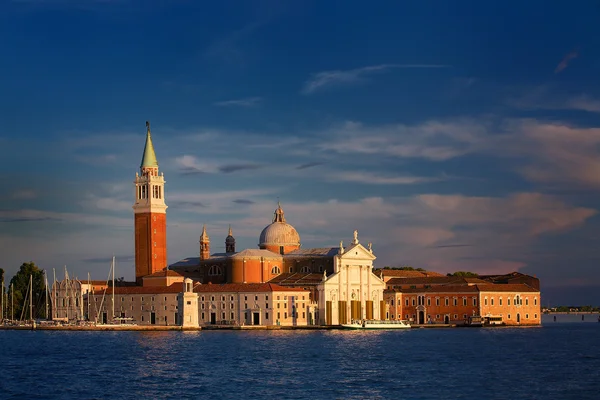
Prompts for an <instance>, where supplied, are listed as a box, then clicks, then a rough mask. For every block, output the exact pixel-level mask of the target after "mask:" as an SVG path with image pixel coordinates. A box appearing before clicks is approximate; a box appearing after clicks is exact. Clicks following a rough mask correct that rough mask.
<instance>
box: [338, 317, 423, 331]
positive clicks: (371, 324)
mask: <svg viewBox="0 0 600 400" xmlns="http://www.w3.org/2000/svg"><path fill="white" fill-rule="evenodd" d="M341 326H342V328H345V329H407V328H410V327H411V326H410V324H409V323H408V322H407V321H404V320H372V319H363V320H352V321H350V323H349V324H341Z"/></svg>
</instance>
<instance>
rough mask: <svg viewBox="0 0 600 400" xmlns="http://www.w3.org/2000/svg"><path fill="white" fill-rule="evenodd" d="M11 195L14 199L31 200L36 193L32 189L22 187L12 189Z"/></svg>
mask: <svg viewBox="0 0 600 400" xmlns="http://www.w3.org/2000/svg"><path fill="white" fill-rule="evenodd" d="M11 197H12V198H13V199H16V200H31V199H35V198H36V197H37V193H36V192H35V191H34V190H32V189H22V190H17V191H14V192H13V193H12V194H11Z"/></svg>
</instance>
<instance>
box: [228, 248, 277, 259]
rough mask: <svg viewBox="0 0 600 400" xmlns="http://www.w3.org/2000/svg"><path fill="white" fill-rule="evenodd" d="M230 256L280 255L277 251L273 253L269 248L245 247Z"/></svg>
mask: <svg viewBox="0 0 600 400" xmlns="http://www.w3.org/2000/svg"><path fill="white" fill-rule="evenodd" d="M231 257H232V258H243V257H271V258H272V257H276V258H279V257H281V255H279V254H277V253H273V252H272V251H270V250H263V249H245V250H242V251H240V252H239V253H235V254H234V255H232V256H231Z"/></svg>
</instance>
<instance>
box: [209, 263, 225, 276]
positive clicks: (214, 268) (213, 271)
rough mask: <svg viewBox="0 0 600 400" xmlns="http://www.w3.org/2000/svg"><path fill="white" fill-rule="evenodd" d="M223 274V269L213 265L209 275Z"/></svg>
mask: <svg viewBox="0 0 600 400" xmlns="http://www.w3.org/2000/svg"><path fill="white" fill-rule="evenodd" d="M220 275H223V270H221V267H219V266H218V265H212V266H211V267H210V269H209V270H208V276H220Z"/></svg>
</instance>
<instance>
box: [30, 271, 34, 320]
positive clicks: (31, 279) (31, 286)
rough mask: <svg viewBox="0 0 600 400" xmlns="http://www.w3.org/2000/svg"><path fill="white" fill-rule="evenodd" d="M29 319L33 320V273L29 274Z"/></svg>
mask: <svg viewBox="0 0 600 400" xmlns="http://www.w3.org/2000/svg"><path fill="white" fill-rule="evenodd" d="M29 320H30V321H33V275H29Z"/></svg>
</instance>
